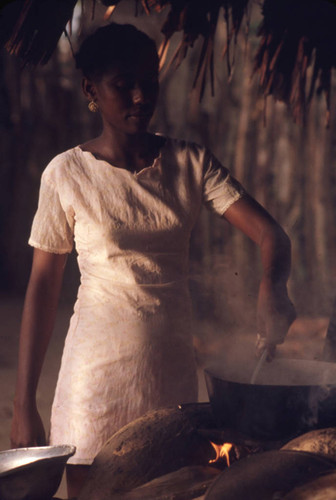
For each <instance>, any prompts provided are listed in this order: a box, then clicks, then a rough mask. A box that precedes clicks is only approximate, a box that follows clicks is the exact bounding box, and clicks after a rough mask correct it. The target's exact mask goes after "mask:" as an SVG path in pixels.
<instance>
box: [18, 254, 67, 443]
mask: <svg viewBox="0 0 336 500" xmlns="http://www.w3.org/2000/svg"><path fill="white" fill-rule="evenodd" d="M66 260H67V254H54V253H49V252H44V251H42V250H39V249H35V250H34V257H33V265H32V271H31V275H30V279H29V283H28V288H27V292H26V298H25V302H24V308H23V314H22V322H21V331H20V344H19V361H18V371H17V381H16V390H15V398H14V413H13V421H12V430H11V444H12V447H14V448H16V447H23V446H41V445H44V444H45V443H46V439H45V433H44V428H43V424H42V421H41V418H40V416H39V414H38V411H37V407H36V389H37V384H38V380H39V377H40V373H41V370H42V365H43V361H44V358H45V354H46V351H47V347H48V344H49V340H50V337H51V334H52V330H53V327H54V321H55V316H56V310H57V304H58V299H59V294H60V290H61V285H62V278H63V272H64V267H65V264H66Z"/></svg>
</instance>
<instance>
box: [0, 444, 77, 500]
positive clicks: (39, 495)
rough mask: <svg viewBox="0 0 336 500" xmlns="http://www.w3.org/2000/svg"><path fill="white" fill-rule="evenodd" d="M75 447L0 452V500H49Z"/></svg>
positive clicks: (44, 447) (63, 446)
mask: <svg viewBox="0 0 336 500" xmlns="http://www.w3.org/2000/svg"><path fill="white" fill-rule="evenodd" d="M75 451H76V448H75V446H69V445H62V446H40V447H32V448H17V449H14V450H6V451H1V452H0V498H1V500H49V499H50V498H52V496H53V495H54V493H55V492H56V491H57V488H58V487H59V484H60V482H61V479H62V475H63V471H64V467H65V464H66V462H67V460H68V458H69V457H71V456H72V455H73V454H74V453H75Z"/></svg>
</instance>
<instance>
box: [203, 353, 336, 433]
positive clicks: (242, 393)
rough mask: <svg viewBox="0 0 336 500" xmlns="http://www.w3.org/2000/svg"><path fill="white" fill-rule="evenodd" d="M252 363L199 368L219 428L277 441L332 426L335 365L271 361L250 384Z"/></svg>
mask: <svg viewBox="0 0 336 500" xmlns="http://www.w3.org/2000/svg"><path fill="white" fill-rule="evenodd" d="M254 367H255V361H252V360H251V362H250V364H249V363H245V367H244V368H245V369H244V370H242V369H241V367H240V366H238V365H237V364H233V365H225V366H218V364H217V365H212V366H211V367H209V368H207V369H206V370H205V380H206V384H207V389H208V394H209V399H210V403H211V407H212V410H213V413H214V416H215V418H216V420H217V423H218V425H219V426H220V427H225V428H230V429H233V430H236V431H239V432H240V433H241V434H242V435H243V436H246V437H247V438H252V439H257V440H265V441H267V440H268V441H269V440H271V441H277V440H284V439H290V438H292V437H294V436H297V435H299V434H301V433H303V432H307V431H308V430H312V429H317V428H323V427H332V426H335V425H336V364H334V363H328V362H323V361H306V360H293V359H281V358H280V359H275V360H273V361H272V362H271V363H265V364H264V366H263V367H262V369H261V371H260V373H259V375H258V378H257V380H256V383H255V384H251V383H250V379H251V375H252V373H253V369H254Z"/></svg>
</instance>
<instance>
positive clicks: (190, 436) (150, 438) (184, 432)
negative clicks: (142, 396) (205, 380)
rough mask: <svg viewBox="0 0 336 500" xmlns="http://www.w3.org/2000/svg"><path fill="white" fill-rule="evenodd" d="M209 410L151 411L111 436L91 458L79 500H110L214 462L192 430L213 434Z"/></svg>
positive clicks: (207, 444)
mask: <svg viewBox="0 0 336 500" xmlns="http://www.w3.org/2000/svg"><path fill="white" fill-rule="evenodd" d="M214 426H215V422H214V420H213V416H212V413H211V409H210V405H209V404H197V403H195V404H189V405H182V406H179V407H174V408H164V409H161V410H155V411H150V412H148V413H146V414H145V415H144V416H143V417H140V418H138V419H137V420H134V421H133V422H131V423H129V424H128V425H126V426H125V427H123V428H122V429H120V430H119V431H118V432H117V433H115V434H114V435H113V436H112V437H111V438H110V439H109V440H108V441H107V443H106V444H105V446H104V447H103V448H102V450H101V451H100V452H99V453H98V455H97V456H96V458H95V460H94V462H93V464H92V467H91V471H90V474H89V477H88V480H87V482H86V484H85V486H84V488H83V490H82V492H81V494H80V496H79V497H78V500H110V499H111V498H112V497H113V495H114V494H116V493H120V492H122V491H130V490H131V489H133V488H136V487H137V486H140V485H141V484H144V483H146V482H148V481H150V480H152V479H154V478H156V477H159V476H162V475H164V474H167V473H169V472H173V471H176V470H178V469H181V468H182V467H185V466H188V465H204V466H205V465H207V464H208V462H209V460H210V459H211V458H214V457H213V454H214V452H213V449H212V447H211V444H210V442H209V441H208V440H206V439H205V438H203V437H202V436H200V435H199V434H198V433H197V428H200V427H203V428H213V427H214Z"/></svg>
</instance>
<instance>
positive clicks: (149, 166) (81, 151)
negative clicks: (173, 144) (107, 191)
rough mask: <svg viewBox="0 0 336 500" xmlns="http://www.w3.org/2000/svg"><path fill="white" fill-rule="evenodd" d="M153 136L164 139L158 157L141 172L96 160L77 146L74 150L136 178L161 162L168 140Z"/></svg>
mask: <svg viewBox="0 0 336 500" xmlns="http://www.w3.org/2000/svg"><path fill="white" fill-rule="evenodd" d="M154 135H157V136H159V137H162V138H163V139H164V141H163V143H162V145H161V146H160V148H159V152H158V155H157V156H156V157H155V158H154V160H153V163H152V164H151V165H148V166H147V167H144V168H142V169H141V170H138V171H136V170H135V171H132V170H128V169H127V168H123V167H117V166H116V165H113V164H112V163H110V162H109V161H108V160H104V159H102V158H97V157H96V156H95V155H94V154H93V153H91V151H85V150H84V149H82V148H81V147H80V145H79V144H78V145H77V146H75V148H74V149H75V150H77V151H78V150H79V151H80V153H81V154H83V155H84V156H88V157H90V158H91V159H93V160H94V161H96V162H99V163H105V164H107V165H108V166H109V167H111V168H113V169H117V170H120V171H123V172H126V173H127V174H130V175H132V176H135V177H137V176H139V175H140V174H142V173H143V172H146V171H148V170H151V169H153V168H155V167H156V166H157V163H158V162H159V160H161V157H162V152H163V150H164V149H165V148H166V146H167V144H168V142H169V138H168V137H165V136H162V135H160V134H154Z"/></svg>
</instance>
